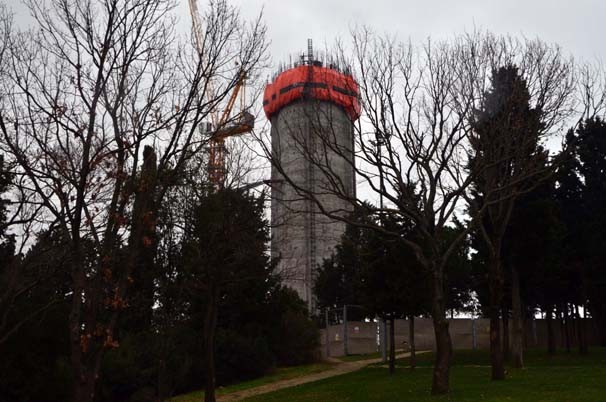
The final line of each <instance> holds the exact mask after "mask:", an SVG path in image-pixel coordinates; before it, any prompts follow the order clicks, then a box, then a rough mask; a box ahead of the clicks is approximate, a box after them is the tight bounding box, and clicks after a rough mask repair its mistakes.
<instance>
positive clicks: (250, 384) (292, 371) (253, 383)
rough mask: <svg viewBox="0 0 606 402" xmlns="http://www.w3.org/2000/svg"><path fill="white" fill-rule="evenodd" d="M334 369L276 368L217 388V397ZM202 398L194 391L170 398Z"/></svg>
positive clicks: (179, 401)
mask: <svg viewBox="0 0 606 402" xmlns="http://www.w3.org/2000/svg"><path fill="white" fill-rule="evenodd" d="M332 367H334V364H331V363H316V364H308V365H305V366H295V367H284V368H277V369H276V370H275V371H274V372H273V373H272V374H269V375H266V376H264V377H261V378H256V379H254V380H250V381H244V382H240V383H238V384H233V385H228V386H226V387H220V388H217V395H224V394H228V393H230V392H236V391H242V390H244V389H248V388H255V387H258V386H261V385H265V384H269V383H272V382H276V381H281V380H289V379H291V378H296V377H301V376H304V375H308V374H314V373H319V372H322V371H325V370H328V369H330V368H332ZM203 398H204V391H195V392H191V393H189V394H185V395H180V396H176V397H174V398H172V399H171V400H170V401H171V402H194V401H195V402H199V401H200V400H203Z"/></svg>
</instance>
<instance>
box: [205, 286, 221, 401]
mask: <svg viewBox="0 0 606 402" xmlns="http://www.w3.org/2000/svg"><path fill="white" fill-rule="evenodd" d="M209 294H210V297H209V300H208V304H207V306H206V314H205V317H204V352H205V353H204V354H205V364H204V367H205V371H206V373H205V374H206V387H205V389H204V402H216V397H215V386H216V384H215V331H216V326H217V304H218V300H217V296H216V291H215V290H214V289H213V288H211V290H210V292H209Z"/></svg>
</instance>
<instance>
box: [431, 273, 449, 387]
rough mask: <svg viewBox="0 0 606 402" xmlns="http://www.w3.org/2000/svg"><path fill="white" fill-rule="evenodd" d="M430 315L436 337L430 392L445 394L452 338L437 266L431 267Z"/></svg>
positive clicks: (442, 279) (442, 286) (442, 284)
mask: <svg viewBox="0 0 606 402" xmlns="http://www.w3.org/2000/svg"><path fill="white" fill-rule="evenodd" d="M432 272H433V276H432V288H433V289H432V291H433V297H432V301H431V316H432V320H433V328H434V333H435V337H436V360H435V363H434V367H433V378H432V385H431V393H432V394H433V395H440V394H446V393H448V392H449V391H450V362H451V359H452V340H451V338H450V332H449V331H448V320H447V319H446V297H445V294H444V275H443V273H442V272H441V270H440V269H439V268H438V267H435V266H434V267H433V271H432Z"/></svg>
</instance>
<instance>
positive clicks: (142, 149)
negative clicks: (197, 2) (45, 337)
mask: <svg viewBox="0 0 606 402" xmlns="http://www.w3.org/2000/svg"><path fill="white" fill-rule="evenodd" d="M27 5H28V6H29V8H30V10H31V13H32V15H33V17H34V19H35V22H36V28H35V29H34V30H31V31H28V32H23V33H20V34H19V35H18V36H16V37H15V38H14V40H12V41H11V42H10V60H9V64H10V65H9V68H10V71H9V74H8V75H9V76H10V78H11V81H9V82H4V83H3V87H4V88H7V89H8V91H7V93H6V96H7V99H8V103H7V107H4V105H3V108H2V113H1V115H0V132H1V135H2V140H1V141H0V147H1V150H2V151H3V152H4V153H5V154H6V155H7V158H8V159H9V162H10V163H14V164H15V165H16V166H17V171H16V175H17V177H18V181H19V183H20V184H19V185H20V191H22V192H23V193H25V194H27V199H28V202H29V203H30V204H31V205H35V206H38V207H39V208H40V210H39V212H38V213H37V221H38V222H39V223H40V227H42V228H49V227H52V228H55V229H56V230H59V231H61V233H62V234H63V236H65V237H66V238H67V239H68V244H69V250H70V252H69V257H68V258H67V259H66V260H67V262H68V263H69V266H70V271H71V285H72V295H71V312H70V315H69V325H70V328H69V332H70V344H71V352H70V353H71V364H72V366H73V372H74V382H73V384H74V385H73V386H74V389H73V400H74V401H92V400H93V399H94V395H95V384H96V383H97V379H98V376H99V368H100V364H101V360H102V357H103V354H104V351H105V350H107V349H108V348H113V347H117V346H118V341H117V339H116V331H117V329H118V328H117V325H118V316H119V314H120V312H121V311H123V310H124V309H125V308H127V307H128V298H127V291H128V288H129V285H130V283H131V282H132V281H133V272H134V271H135V270H136V269H137V264H138V260H139V257H140V256H141V255H142V254H143V253H152V254H153V252H154V250H155V244H154V243H155V239H154V233H155V230H156V229H155V227H156V219H157V208H158V205H160V202H161V201H162V199H163V197H164V195H165V194H166V193H167V191H168V190H169V189H170V188H171V186H172V185H173V184H174V183H175V178H176V177H178V175H179V172H180V171H182V169H183V168H184V166H185V164H186V162H187V160H188V159H189V158H191V156H192V155H195V154H197V153H199V152H201V151H202V150H203V149H204V147H205V146H206V143H207V141H208V138H205V137H204V136H203V135H201V134H200V132H199V130H198V125H199V124H200V122H202V121H205V120H208V119H209V116H210V114H211V112H212V111H214V110H216V109H217V108H220V106H221V104H222V102H223V101H224V100H226V98H227V96H228V94H229V93H230V91H231V89H232V88H233V87H234V86H235V85H236V83H237V82H238V79H239V77H240V74H241V73H242V72H245V73H246V75H247V76H248V77H255V76H257V73H256V72H257V68H258V67H259V66H260V64H262V63H263V61H264V58H265V54H266V49H267V45H266V42H265V28H264V26H263V25H262V24H261V22H260V20H257V21H255V22H253V23H252V24H245V23H243V22H242V21H241V18H240V16H239V14H238V11H237V9H235V8H234V7H231V6H229V5H227V3H226V2H225V1H217V2H212V3H211V5H210V6H209V7H208V9H207V10H206V12H205V14H204V15H203V16H202V18H204V20H205V24H204V26H205V27H206V29H207V32H206V35H205V37H204V42H203V44H202V47H201V49H202V51H201V52H199V51H197V50H194V47H193V46H192V45H191V43H185V44H182V45H179V44H177V43H176V41H177V39H178V37H177V35H176V34H175V32H174V26H175V23H176V20H175V18H174V17H173V14H172V10H173V7H174V5H175V2H174V1H172V0H158V1H153V2H150V1H147V0H97V1H90V2H80V1H73V0H51V1H46V2H42V3H40V2H35V1H27ZM5 78H6V77H5Z"/></svg>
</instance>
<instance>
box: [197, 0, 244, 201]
mask: <svg viewBox="0 0 606 402" xmlns="http://www.w3.org/2000/svg"><path fill="white" fill-rule="evenodd" d="M189 10H190V13H191V18H192V30H193V36H194V42H195V46H196V50H197V51H198V54H199V56H200V57H201V58H203V57H204V54H203V53H204V31H203V29H202V20H201V18H200V13H199V11H198V2H197V0H189ZM245 81H246V74H245V72H244V71H243V70H240V71H239V73H238V76H237V79H236V82H235V85H234V88H233V92H232V93H231V96H230V97H229V100H228V102H227V105H226V106H225V109H224V110H223V113H222V114H221V118H219V119H217V115H218V111H216V110H214V111H211V120H212V122H213V124H212V126H211V128H210V130H209V131H208V132H207V133H206V134H208V136H209V140H208V150H209V154H208V177H209V181H210V183H211V184H212V185H213V187H214V188H215V189H220V188H222V187H223V185H224V183H225V176H226V169H225V156H226V154H227V150H226V147H225V140H226V139H227V138H229V137H233V136H237V135H242V134H245V133H249V132H251V131H252V129H253V127H254V122H255V118H254V116H253V115H252V114H250V113H248V112H247V111H246V110H244V88H245ZM207 87H209V88H210V91H209V92H210V93H212V92H213V91H212V83H211V82H209V85H208V86H207ZM204 95H205V94H202V96H204ZM238 95H240V100H241V103H240V113H239V115H238V116H237V117H236V118H234V119H233V122H230V115H231V112H232V110H233V107H234V105H235V103H236V100H237V98H238ZM228 123H229V124H228Z"/></svg>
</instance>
